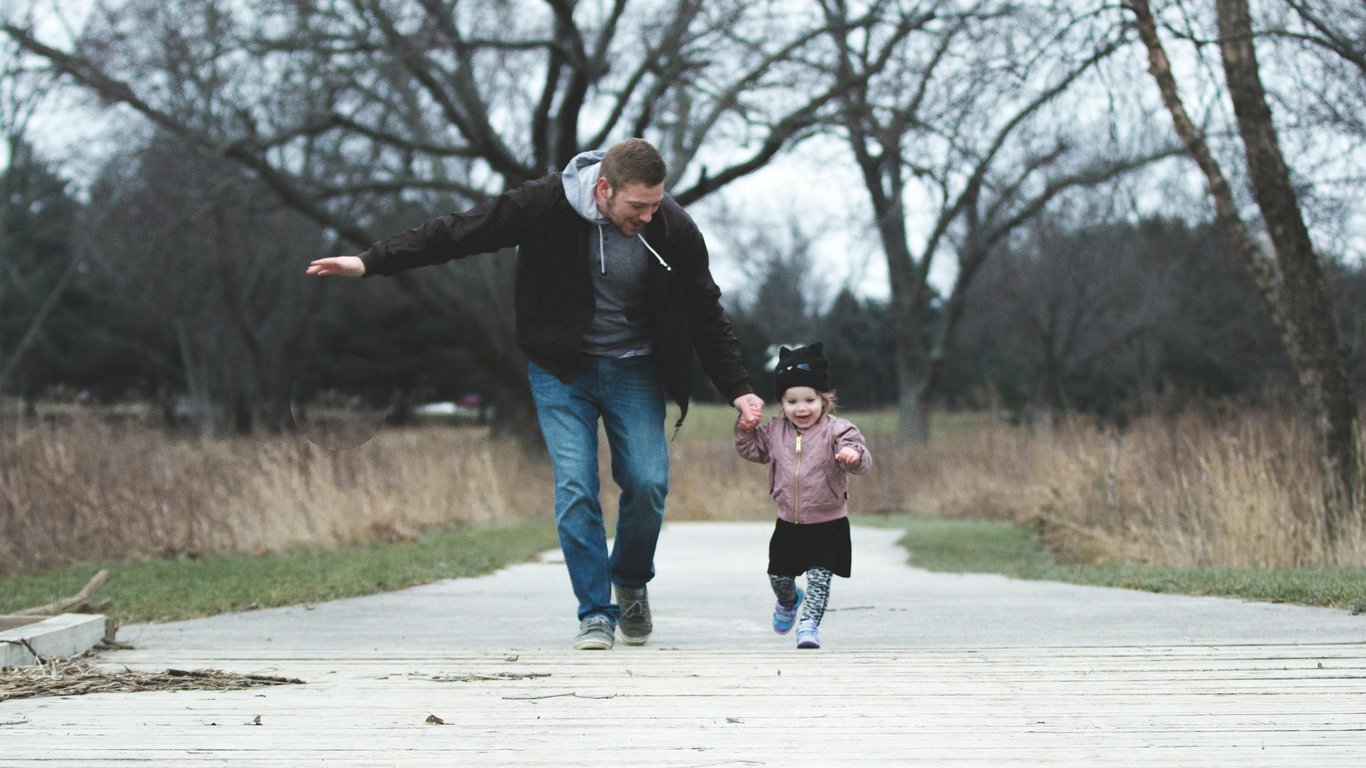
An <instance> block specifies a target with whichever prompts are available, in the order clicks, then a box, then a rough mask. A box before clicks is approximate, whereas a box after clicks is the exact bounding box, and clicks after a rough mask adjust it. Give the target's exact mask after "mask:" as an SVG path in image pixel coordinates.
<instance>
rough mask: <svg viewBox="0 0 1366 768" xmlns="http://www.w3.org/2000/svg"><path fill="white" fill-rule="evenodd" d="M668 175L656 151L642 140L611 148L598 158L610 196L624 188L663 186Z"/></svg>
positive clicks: (628, 140)
mask: <svg viewBox="0 0 1366 768" xmlns="http://www.w3.org/2000/svg"><path fill="white" fill-rule="evenodd" d="M668 172H669V170H668V168H667V167H666V166H665V165H664V158H662V157H660V156H659V150H657V149H655V148H654V146H653V145H652V144H650V142H648V141H646V140H645V139H627V140H625V141H623V142H621V143H619V144H614V145H613V146H612V148H611V149H609V150H607V154H605V155H603V158H602V170H601V174H602V177H603V178H604V179H607V185H608V186H610V187H611V188H612V191H613V192H615V191H617V190H619V189H621V188H622V187H625V186H626V185H627V184H644V185H645V186H647V187H653V186H657V185H659V184H663V183H664V177H665V176H666V175H667V174H668Z"/></svg>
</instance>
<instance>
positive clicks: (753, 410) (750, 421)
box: [730, 392, 764, 432]
mask: <svg viewBox="0 0 1366 768" xmlns="http://www.w3.org/2000/svg"><path fill="white" fill-rule="evenodd" d="M730 404H731V405H733V406H735V410H737V411H739V412H740V418H739V421H738V422H737V423H738V424H739V425H740V429H743V430H744V431H746V432H749V431H751V430H753V429H754V428H755V427H757V426H759V422H761V421H763V420H764V401H763V400H760V399H759V396H758V395H756V394H754V393H753V392H751V393H749V394H747V395H740V396H739V397H737V398H735V399H734V400H732V401H730Z"/></svg>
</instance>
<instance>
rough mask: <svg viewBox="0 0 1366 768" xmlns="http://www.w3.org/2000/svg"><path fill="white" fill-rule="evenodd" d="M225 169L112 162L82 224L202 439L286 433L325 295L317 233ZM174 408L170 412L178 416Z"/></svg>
mask: <svg viewBox="0 0 1366 768" xmlns="http://www.w3.org/2000/svg"><path fill="white" fill-rule="evenodd" d="M223 164H224V161H223V160H222V159H220V158H213V157H207V158H206V157H204V156H202V155H196V154H195V153H192V152H187V151H186V148H185V147H184V145H182V144H180V143H178V142H177V143H173V142H170V141H163V142H160V143H154V144H153V145H152V146H150V147H148V148H147V149H145V150H143V151H141V152H139V153H136V154H132V155H130V156H128V157H125V158H121V159H120V161H119V162H118V163H112V164H110V167H109V168H108V169H107V171H106V174H105V175H104V176H103V177H102V178H101V179H100V180H99V182H98V184H97V185H96V187H95V191H96V193H97V194H96V195H95V199H94V201H93V202H92V204H91V210H90V213H89V216H88V217H87V220H86V222H85V225H84V236H83V237H82V238H81V240H82V242H83V243H85V244H86V249H87V251H88V252H87V253H86V254H85V260H86V261H87V262H88V263H89V264H90V265H91V267H92V271H93V272H94V273H95V275H94V276H93V277H92V282H93V283H94V284H95V285H97V286H99V287H100V288H101V289H102V291H103V293H104V294H105V298H104V301H105V302H106V303H107V304H110V305H112V309H111V310H110V314H113V315H116V316H118V317H119V318H120V320H121V322H124V323H127V324H128V326H129V327H128V328H121V329H118V330H120V331H123V332H124V333H125V334H126V338H124V339H121V340H120V339H109V338H105V339H103V341H104V342H106V343H111V344H119V343H123V344H125V345H126V344H129V343H132V345H133V347H134V348H133V350H132V352H133V353H134V354H136V355H138V356H139V357H141V358H142V359H143V360H144V361H146V362H148V363H150V364H151V366H152V367H153V368H154V369H156V370H159V371H160V372H161V375H162V376H163V377H164V379H165V380H167V381H170V382H174V383H176V384H178V385H179V387H180V388H181V389H183V391H185V392H186V393H187V394H188V395H189V402H190V404H191V405H193V407H194V415H195V417H196V419H197V422H198V424H199V427H200V431H201V434H203V435H204V436H206V437H213V436H216V435H219V434H221V433H223V432H224V431H225V430H226V429H228V428H232V429H234V430H236V431H238V432H245V431H250V430H252V429H254V428H255V427H257V426H264V427H266V428H269V429H280V428H282V427H284V426H286V425H287V424H288V422H289V417H290V412H289V395H290V385H291V381H292V374H293V370H292V366H293V365H294V364H295V362H296V361H297V360H298V359H299V357H300V355H301V346H302V344H303V342H304V339H305V336H306V334H307V332H308V330H309V328H310V325H311V321H312V318H313V317H314V316H315V315H316V313H317V312H318V308H319V299H320V296H321V294H322V286H320V285H318V284H316V283H315V282H311V281H307V280H306V279H304V277H303V276H301V275H300V274H299V273H298V271H297V270H296V269H293V267H292V266H291V265H292V264H294V263H296V262H297V257H296V256H295V255H294V252H295V251H302V252H303V253H304V254H305V255H307V254H308V253H310V252H312V253H317V252H319V251H320V250H321V249H322V248H323V243H322V237H321V233H320V231H319V230H318V228H317V227H316V226H315V225H313V224H312V223H311V222H308V221H306V220H304V219H303V218H302V217H300V216H299V215H298V214H297V213H295V212H293V211H290V210H289V209H285V208H281V207H279V206H278V205H276V204H274V201H273V200H272V198H271V195H270V193H269V192H266V191H264V190H262V189H261V187H260V185H259V184H257V183H255V182H254V181H253V180H252V179H250V178H249V177H246V176H245V175H244V174H242V173H241V172H240V170H239V169H237V168H235V167H233V166H231V165H229V167H228V168H227V169H226V170H225V169H223V168H221V167H217V166H220V165H223ZM170 405H171V403H169V402H168V403H167V406H168V407H169V406H170Z"/></svg>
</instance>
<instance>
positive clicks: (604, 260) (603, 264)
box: [598, 224, 607, 275]
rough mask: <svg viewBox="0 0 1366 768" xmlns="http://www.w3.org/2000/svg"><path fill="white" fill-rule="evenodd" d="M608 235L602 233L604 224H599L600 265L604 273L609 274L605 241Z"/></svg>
mask: <svg viewBox="0 0 1366 768" xmlns="http://www.w3.org/2000/svg"><path fill="white" fill-rule="evenodd" d="M605 237H606V235H604V234H602V225H601V224H599V225H598V266H599V269H601V270H602V273H603V274H604V275H605V274H607V245H606V244H605V243H604V242H603V240H604V238H605Z"/></svg>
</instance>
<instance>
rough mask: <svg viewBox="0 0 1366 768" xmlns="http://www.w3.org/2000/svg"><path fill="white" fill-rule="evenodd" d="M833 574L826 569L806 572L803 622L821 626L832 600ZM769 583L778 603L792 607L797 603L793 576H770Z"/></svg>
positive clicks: (795, 583) (795, 582) (795, 581)
mask: <svg viewBox="0 0 1366 768" xmlns="http://www.w3.org/2000/svg"><path fill="white" fill-rule="evenodd" d="M832 576H834V574H833V573H831V572H830V571H828V570H826V569H824V568H812V569H811V570H809V571H807V572H806V600H805V601H803V603H802V621H809V622H812V623H813V624H820V623H821V619H822V618H824V617H825V604H826V603H827V602H828V601H829V600H830V578H831V577H832ZM768 583H769V584H770V585H772V587H773V594H775V595H777V596H778V602H780V603H782V604H783V605H792V604H793V603H795V602H797V580H796V579H795V578H793V577H791V576H775V575H773V574H771V573H770V574H769V575H768Z"/></svg>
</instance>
